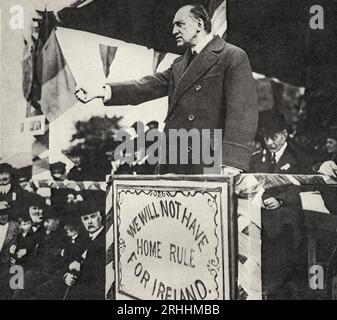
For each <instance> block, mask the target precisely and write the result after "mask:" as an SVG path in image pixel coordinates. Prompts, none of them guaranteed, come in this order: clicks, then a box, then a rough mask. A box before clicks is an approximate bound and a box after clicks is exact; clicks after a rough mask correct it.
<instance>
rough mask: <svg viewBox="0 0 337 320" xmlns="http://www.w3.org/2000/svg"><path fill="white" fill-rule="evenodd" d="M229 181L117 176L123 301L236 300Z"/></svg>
mask: <svg viewBox="0 0 337 320" xmlns="http://www.w3.org/2000/svg"><path fill="white" fill-rule="evenodd" d="M228 187H229V183H228V181H227V179H226V178H222V181H217V182H204V181H165V180H158V181H139V180H138V181H136V180H135V181H127V180H118V179H116V180H115V181H114V221H115V222H116V223H115V224H114V226H113V227H114V232H113V234H114V245H115V253H116V254H115V279H116V299H128V298H129V299H141V300H224V299H230V287H231V283H232V279H231V278H230V277H235V273H234V272H231V274H230V272H229V270H230V256H231V254H230V252H231V250H230V239H229V220H230V218H229V217H230V214H229V197H230V194H229V192H228ZM108 241H109V239H108V238H107V242H108ZM111 272H112V270H110V273H111ZM107 278H109V276H108V274H107Z"/></svg>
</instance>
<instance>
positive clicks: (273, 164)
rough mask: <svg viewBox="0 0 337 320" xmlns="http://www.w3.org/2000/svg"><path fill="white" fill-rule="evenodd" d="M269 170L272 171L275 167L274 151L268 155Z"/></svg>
mask: <svg viewBox="0 0 337 320" xmlns="http://www.w3.org/2000/svg"><path fill="white" fill-rule="evenodd" d="M269 168H270V172H271V173H273V172H274V171H275V169H276V157H275V153H272V154H271V157H270V166H269Z"/></svg>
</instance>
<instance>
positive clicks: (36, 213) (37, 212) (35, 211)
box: [29, 205, 43, 224]
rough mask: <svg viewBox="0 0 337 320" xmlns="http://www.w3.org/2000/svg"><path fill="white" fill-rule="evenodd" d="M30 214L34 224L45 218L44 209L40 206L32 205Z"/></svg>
mask: <svg viewBox="0 0 337 320" xmlns="http://www.w3.org/2000/svg"><path fill="white" fill-rule="evenodd" d="M29 215H30V218H31V219H32V222H33V223H34V224H36V223H41V222H42V220H43V210H42V209H40V208H39V207H38V206H34V205H33V206H30V207H29Z"/></svg>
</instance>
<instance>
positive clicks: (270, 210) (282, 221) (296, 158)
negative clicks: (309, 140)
mask: <svg viewBox="0 0 337 320" xmlns="http://www.w3.org/2000/svg"><path fill="white" fill-rule="evenodd" d="M259 132H260V134H261V136H262V138H263V142H264V145H265V148H264V149H262V150H261V151H259V152H257V153H256V154H254V155H253V157H252V160H251V164H250V172H252V173H277V174H305V173H310V171H311V163H310V161H309V160H308V156H307V155H305V154H304V153H303V152H301V151H300V150H299V149H298V148H297V147H296V146H295V145H294V144H293V143H292V142H291V141H290V139H289V138H288V132H287V127H286V122H285V118H284V116H283V115H282V114H280V113H278V112H276V111H272V110H270V111H264V112H261V113H260V119H259ZM300 191H302V190H300V189H299V187H295V186H275V187H272V188H269V189H267V190H266V191H265V192H264V194H263V196H262V199H263V203H262V205H263V208H262V231H263V232H262V243H263V246H262V264H263V269H264V272H263V283H264V284H265V291H267V293H268V297H269V299H278V298H280V299H282V298H284V297H285V296H286V294H288V293H285V292H284V291H283V286H284V283H285V282H286V281H287V280H289V279H291V278H293V279H294V278H295V281H299V280H303V277H305V275H306V270H305V269H303V268H302V267H303V266H305V261H303V259H304V257H303V259H302V257H301V246H302V245H303V239H304V235H303V215H302V211H301V200H300V196H299V193H300ZM298 269H300V270H301V272H302V274H301V275H302V279H299V277H298V278H297V279H296V277H297V275H296V274H295V271H296V270H298Z"/></svg>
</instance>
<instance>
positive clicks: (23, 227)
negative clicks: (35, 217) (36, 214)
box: [20, 221, 32, 232]
mask: <svg viewBox="0 0 337 320" xmlns="http://www.w3.org/2000/svg"><path fill="white" fill-rule="evenodd" d="M31 228H32V222H31V221H21V222H20V229H21V230H22V232H29V231H30V229H31Z"/></svg>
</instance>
